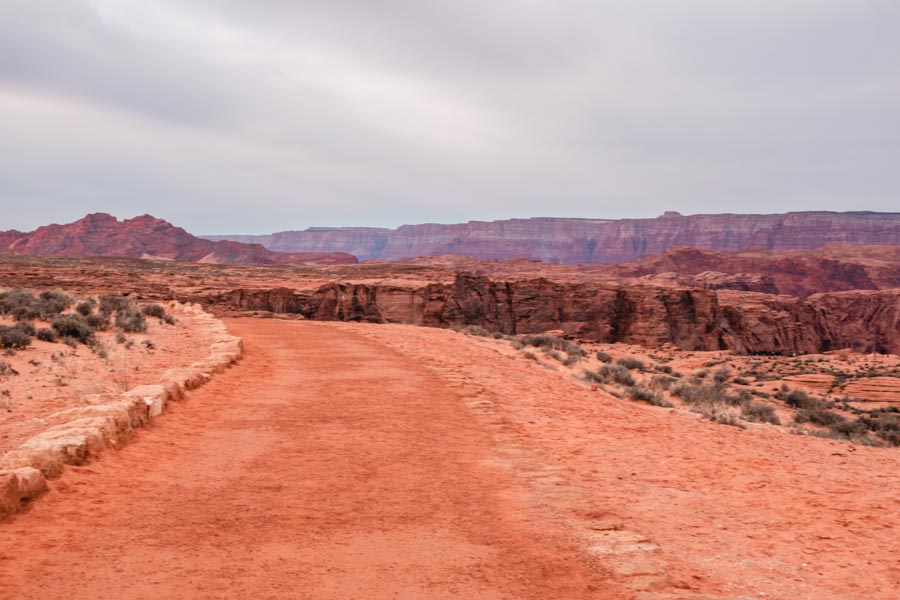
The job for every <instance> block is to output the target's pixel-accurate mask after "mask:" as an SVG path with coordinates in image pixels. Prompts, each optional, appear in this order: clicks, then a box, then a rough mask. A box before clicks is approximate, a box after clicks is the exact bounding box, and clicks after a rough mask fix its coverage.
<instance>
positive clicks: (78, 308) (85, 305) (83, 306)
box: [75, 302, 94, 317]
mask: <svg viewBox="0 0 900 600" xmlns="http://www.w3.org/2000/svg"><path fill="white" fill-rule="evenodd" d="M75 312H77V313H78V314H79V315H81V316H82V317H87V316H88V315H90V314H91V313H92V312H94V306H93V305H92V304H91V303H90V302H79V303H78V304H76V305H75Z"/></svg>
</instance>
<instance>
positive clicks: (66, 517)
mask: <svg viewBox="0 0 900 600" xmlns="http://www.w3.org/2000/svg"><path fill="white" fill-rule="evenodd" d="M672 218H675V217H672ZM845 241H847V240H845ZM852 241H858V240H852ZM881 241H885V240H881ZM898 252H900V251H898V248H897V247H896V246H892V245H890V244H888V245H857V244H849V243H839V244H831V245H827V246H824V247H821V248H816V249H803V250H741V251H738V252H722V251H719V250H697V249H690V248H685V247H676V248H671V249H669V250H667V251H666V252H664V253H662V254H658V255H654V256H647V257H643V258H641V259H640V260H637V261H634V262H631V263H625V264H615V265H580V266H575V265H565V264H548V263H540V262H534V261H530V260H524V259H516V260H508V261H490V260H478V259H475V258H472V257H466V256H458V255H454V256H437V257H425V258H411V259H406V260H401V261H381V262H366V263H362V264H333V265H276V264H268V265H256V266H246V265H240V266H233V265H224V264H198V263H189V262H173V261H158V260H140V259H135V258H80V257H66V256H62V257H60V256H29V255H24V254H18V255H9V256H2V257H0V282H2V287H3V288H26V289H28V290H34V292H35V293H37V292H41V291H45V292H49V291H51V290H55V289H58V288H61V289H63V290H65V291H66V292H67V293H70V294H73V295H79V296H82V297H85V296H90V295H101V294H119V293H121V292H128V294H129V295H128V297H127V298H128V301H129V302H138V303H143V304H145V305H146V304H148V303H152V302H160V303H164V304H165V306H167V307H169V308H168V309H169V310H171V311H172V314H173V315H175V316H176V322H175V324H174V325H165V324H159V326H158V327H157V326H156V324H154V326H153V327H151V328H150V329H148V331H147V332H146V333H142V334H140V335H138V336H136V337H134V340H133V341H134V346H133V347H132V348H131V350H130V351H129V352H125V350H126V349H125V347H124V346H123V345H120V342H119V341H117V337H118V336H116V335H115V334H114V333H113V332H112V330H110V332H108V333H98V334H97V340H96V341H95V342H92V344H93V345H91V346H90V347H88V346H87V345H84V344H75V346H76V347H75V348H73V349H74V350H75V353H74V354H72V350H70V346H67V345H66V344H65V343H63V341H62V340H58V341H56V343H50V342H46V343H45V342H40V343H39V342H37V341H36V342H34V343H33V344H31V345H30V346H27V347H24V348H19V349H15V350H14V352H13V355H12V356H9V357H4V358H2V359H0V360H4V361H6V364H7V366H8V367H9V369H8V370H5V371H4V373H3V374H0V393H2V392H3V390H6V391H7V392H8V393H7V394H6V395H3V396H2V398H3V399H5V402H4V403H3V406H5V407H6V410H7V411H8V412H7V413H6V415H4V418H3V419H0V440H6V441H5V448H4V449H5V450H6V451H5V453H2V456H0V513H2V514H4V515H7V516H8V518H7V519H6V520H5V521H2V522H0V598H2V599H6V598H10V599H12V598H16V599H18V598H48V597H50V598H57V597H69V598H117V599H118V598H124V599H129V598H170V597H178V598H188V599H192V598H245V597H262V598H314V599H322V598H325V599H327V598H335V599H337V598H342V599H343V598H378V599H380V598H428V599H430V598H436V599H441V598H461V597H462V598H503V599H535V600H538V599H545V598H572V599H576V598H602V599H612V600H615V599H623V600H624V599H634V600H749V599H753V600H764V599H770V598H779V599H780V598H785V599H794V598H803V599H809V600H846V599H875V600H893V599H894V598H896V597H897V590H898V589H900V567H898V563H897V556H900V542H898V540H900V537H898V536H897V531H898V528H900V516H898V515H900V498H898V494H897V490H898V489H900V454H898V448H900V357H898V354H900V255H898ZM176 302H177V304H175V303H176ZM176 307H183V308H182V309H177V308H176ZM201 307H203V308H205V309H206V310H207V311H209V312H203V311H202V310H201ZM69 310H74V309H69ZM178 310H183V311H185V312H183V313H179V312H178ZM209 313H213V314H215V315H217V316H218V318H214V317H213V316H211V315H210V314H209ZM4 319H5V320H4V323H6V324H7V325H9V326H12V325H11V323H12V321H11V320H10V319H12V317H10V316H6V317H4ZM220 319H221V321H220ZM194 321H196V323H197V324H198V325H197V326H192V322H194ZM41 324H42V323H41V322H40V321H38V325H41ZM226 328H227V330H226ZM179 332H180V333H179ZM104 336H105V337H104ZM232 336H239V337H240V340H238V339H237V338H234V337H232ZM145 338H147V339H149V340H150V341H152V342H153V344H152V348H151V347H150V346H147V345H146V344H145V343H143V342H144V340H145ZM126 343H127V342H126ZM103 344H106V345H107V346H106V347H104V346H103ZM100 350H104V352H103V353H101V352H100ZM60 355H62V358H60ZM104 355H105V358H104ZM54 356H55V357H56V359H55V360H54V359H53V357H54ZM60 361H62V362H60ZM125 361H128V362H127V364H128V365H131V367H130V369H131V370H127V369H125V368H124V367H125V364H126V363H125ZM35 363H36V364H35ZM135 363H137V364H135ZM134 366H139V367H140V372H139V373H135V372H134V371H133V367H134ZM125 374H129V375H133V376H132V377H130V378H129V380H128V382H125V381H124V378H123V375H125ZM60 383H68V385H64V386H63V385H60ZM200 384H205V385H202V386H201V385H200ZM10 411H11V412H10ZM4 449H0V451H2V450H4Z"/></svg>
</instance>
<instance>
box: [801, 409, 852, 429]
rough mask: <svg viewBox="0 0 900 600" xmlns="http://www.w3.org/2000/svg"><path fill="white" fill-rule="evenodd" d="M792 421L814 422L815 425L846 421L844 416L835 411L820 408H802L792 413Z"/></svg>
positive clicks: (830, 424)
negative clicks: (794, 413)
mask: <svg viewBox="0 0 900 600" xmlns="http://www.w3.org/2000/svg"><path fill="white" fill-rule="evenodd" d="M794 421H795V422H797V423H814V424H816V425H824V426H826V427H830V426H832V425H837V424H838V423H843V422H845V421H846V419H844V417H842V416H841V415H839V414H837V413H833V412H830V411H827V410H824V409H822V408H803V409H800V410H799V411H797V414H796V415H794Z"/></svg>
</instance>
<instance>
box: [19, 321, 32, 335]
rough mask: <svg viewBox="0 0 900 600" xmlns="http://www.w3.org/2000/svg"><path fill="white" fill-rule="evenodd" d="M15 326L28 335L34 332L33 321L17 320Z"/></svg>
mask: <svg viewBox="0 0 900 600" xmlns="http://www.w3.org/2000/svg"><path fill="white" fill-rule="evenodd" d="M16 327H18V328H19V329H20V330H21V331H23V332H24V333H27V334H28V335H30V336H34V334H35V332H36V329H35V327H34V322H33V321H19V322H18V323H16Z"/></svg>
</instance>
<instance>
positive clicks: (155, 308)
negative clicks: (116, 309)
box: [142, 304, 491, 337]
mask: <svg viewBox="0 0 900 600" xmlns="http://www.w3.org/2000/svg"><path fill="white" fill-rule="evenodd" d="M142 312H143V313H144V314H145V315H147V316H148V317H156V318H157V319H165V318H166V311H165V309H164V308H163V307H162V306H160V305H159V304H150V305H148V306H145V307H144V308H143V310H142ZM457 331H459V332H460V333H464V334H466V335H476V336H479V337H487V336H489V335H491V332H490V331H488V330H487V329H485V328H484V327H479V326H478V325H466V326H465V327H462V328H460V329H458V330H457Z"/></svg>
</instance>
